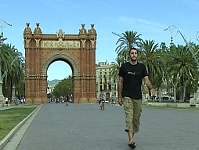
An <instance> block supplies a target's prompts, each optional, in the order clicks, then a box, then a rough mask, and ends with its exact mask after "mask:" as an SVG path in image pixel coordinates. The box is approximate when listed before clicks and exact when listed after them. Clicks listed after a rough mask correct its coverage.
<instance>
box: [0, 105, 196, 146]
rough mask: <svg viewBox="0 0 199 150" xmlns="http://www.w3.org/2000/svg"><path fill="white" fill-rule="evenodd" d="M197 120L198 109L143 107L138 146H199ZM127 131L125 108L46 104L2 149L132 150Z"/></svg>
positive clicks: (137, 137)
mask: <svg viewBox="0 0 199 150" xmlns="http://www.w3.org/2000/svg"><path fill="white" fill-rule="evenodd" d="M198 118H199V111H198V110H196V111H192V110H188V109H165V108H164V109H163V108H162V109H161V108H154V107H146V106H144V107H143V112H142V116H141V125H140V132H138V133H137V134H136V135H135V141H136V144H137V148H136V149H135V150H199V142H198V137H199V126H198V125H199V119H198ZM25 126H26V127H25ZM124 129H125V119H124V110H123V107H120V106H111V105H109V104H106V105H105V110H100V108H99V105H98V104H75V103H69V106H65V104H55V103H54V104H43V105H41V107H40V109H38V111H37V112H36V113H35V115H32V117H31V118H30V119H29V120H28V121H26V123H25V124H24V126H22V127H21V129H19V131H18V132H17V133H16V134H15V136H13V138H12V139H11V140H10V142H8V143H7V145H6V146H5V147H4V149H3V150H55V149H59V150H77V149H79V150H130V148H129V147H128V146H127V144H128V138H127V134H126V132H124ZM13 143H15V144H13ZM9 146H10V147H9Z"/></svg>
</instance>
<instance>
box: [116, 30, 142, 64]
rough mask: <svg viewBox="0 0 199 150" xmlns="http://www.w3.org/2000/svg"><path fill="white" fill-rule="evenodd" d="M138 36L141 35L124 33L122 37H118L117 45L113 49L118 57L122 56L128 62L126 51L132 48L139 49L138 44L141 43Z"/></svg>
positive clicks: (131, 32)
mask: <svg viewBox="0 0 199 150" xmlns="http://www.w3.org/2000/svg"><path fill="white" fill-rule="evenodd" d="M140 36H141V34H137V32H134V31H125V32H124V33H122V35H121V36H119V37H120V38H119V39H118V40H117V42H116V45H117V44H119V45H118V46H117V48H116V49H115V51H116V53H117V54H118V55H122V56H123V57H124V58H125V59H126V60H128V57H129V54H128V51H129V50H130V49H131V48H132V47H136V46H138V47H139V45H140V42H141V41H142V39H141V38H140Z"/></svg>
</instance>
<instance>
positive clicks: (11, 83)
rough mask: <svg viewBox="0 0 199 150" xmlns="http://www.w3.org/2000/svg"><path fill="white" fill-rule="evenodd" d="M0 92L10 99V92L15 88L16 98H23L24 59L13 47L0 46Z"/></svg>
mask: <svg viewBox="0 0 199 150" xmlns="http://www.w3.org/2000/svg"><path fill="white" fill-rule="evenodd" d="M0 65H1V75H2V76H1V77H2V81H3V86H2V92H3V95H4V96H5V97H9V98H10V99H12V92H13V91H12V90H13V88H15V90H16V96H17V97H18V98H22V97H24V91H25V90H24V89H25V82H24V81H25V80H24V79H25V58H24V57H23V55H22V53H21V52H19V51H18V50H17V49H16V48H15V46H12V45H11V44H4V43H3V44H1V45H0Z"/></svg>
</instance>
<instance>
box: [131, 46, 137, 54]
mask: <svg viewBox="0 0 199 150" xmlns="http://www.w3.org/2000/svg"><path fill="white" fill-rule="evenodd" d="M131 50H136V51H137V53H138V50H137V48H135V47H132V48H130V49H129V55H130V52H131Z"/></svg>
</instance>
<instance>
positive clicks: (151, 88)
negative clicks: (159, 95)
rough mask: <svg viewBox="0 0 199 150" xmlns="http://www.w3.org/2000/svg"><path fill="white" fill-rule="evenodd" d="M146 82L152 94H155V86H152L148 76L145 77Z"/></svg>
mask: <svg viewBox="0 0 199 150" xmlns="http://www.w3.org/2000/svg"><path fill="white" fill-rule="evenodd" d="M144 82H145V84H146V86H147V87H148V89H149V91H150V93H151V96H154V95H155V91H154V89H153V86H152V84H151V81H150V80H149V77H148V76H145V77H144Z"/></svg>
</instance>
